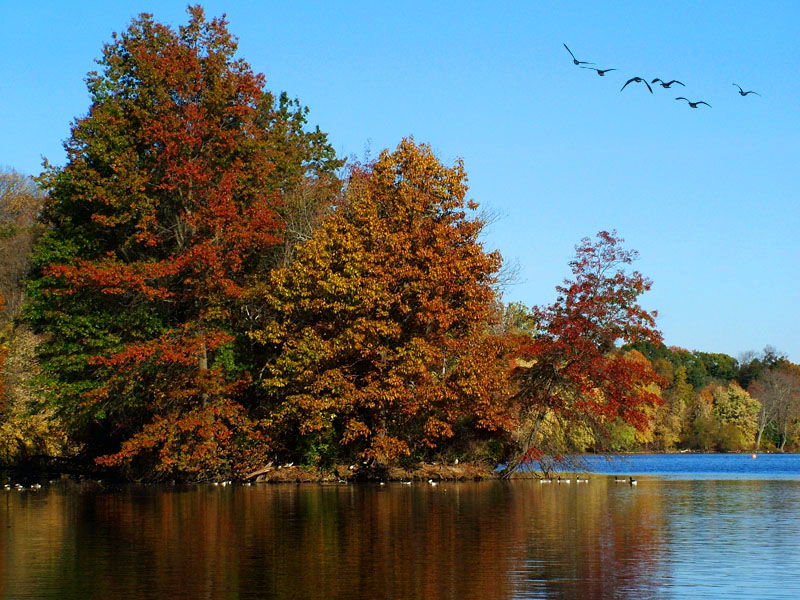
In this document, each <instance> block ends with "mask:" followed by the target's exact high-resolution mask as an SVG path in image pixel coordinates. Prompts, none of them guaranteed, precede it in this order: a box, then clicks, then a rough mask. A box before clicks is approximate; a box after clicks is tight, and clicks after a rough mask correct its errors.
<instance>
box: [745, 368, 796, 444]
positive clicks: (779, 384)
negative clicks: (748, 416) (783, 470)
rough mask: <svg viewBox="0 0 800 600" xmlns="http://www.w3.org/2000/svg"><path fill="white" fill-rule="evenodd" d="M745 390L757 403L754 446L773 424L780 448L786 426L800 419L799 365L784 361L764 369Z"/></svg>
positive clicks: (790, 425)
mask: <svg viewBox="0 0 800 600" xmlns="http://www.w3.org/2000/svg"><path fill="white" fill-rule="evenodd" d="M748 391H749V392H750V395H751V396H752V397H754V398H756V399H758V400H759V402H760V403H761V408H760V410H759V413H758V433H757V436H756V448H757V449H758V448H760V447H761V439H762V436H763V435H764V430H765V429H766V428H767V426H769V425H773V426H774V427H775V429H776V430H777V432H778V438H779V439H778V441H777V445H778V447H779V449H780V450H783V448H784V446H785V444H786V441H787V438H788V437H789V431H790V428H791V427H792V425H793V424H794V423H795V422H796V421H797V420H798V419H800V367H798V366H797V365H784V366H783V367H782V368H774V369H767V370H765V371H763V372H762V373H761V376H760V377H759V378H758V379H757V380H755V381H754V382H752V383H751V384H750V387H749V388H748Z"/></svg>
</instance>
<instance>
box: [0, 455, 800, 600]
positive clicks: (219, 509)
mask: <svg viewBox="0 0 800 600" xmlns="http://www.w3.org/2000/svg"><path fill="white" fill-rule="evenodd" d="M592 460H594V459H592ZM744 465H747V466H744ZM679 466H680V468H681V469H682V470H678V467H679ZM593 468H594V469H596V470H603V471H604V473H602V474H592V475H590V482H589V483H588V484H576V483H574V482H573V483H571V484H560V485H559V484H556V483H552V484H540V483H538V482H537V481H531V480H519V481H513V482H500V481H490V482H480V483H444V482H443V483H440V484H439V485H437V486H431V485H428V484H427V483H415V484H413V485H404V484H400V483H390V484H387V485H383V486H381V485H378V484H359V485H316V484H303V485H286V484H284V485H269V484H258V485H253V486H227V487H222V486H210V485H203V486H187V487H180V486H175V487H168V486H164V487H162V486H146V487H145V486H124V487H119V488H108V489H104V488H102V487H101V486H100V485H96V484H87V485H82V486H79V485H77V484H74V483H71V482H66V481H59V482H57V483H52V484H44V485H43V487H42V489H40V490H38V491H33V490H27V491H16V490H11V491H7V492H0V493H4V496H3V497H0V506H2V508H0V520H2V528H0V598H81V599H88V598H97V599H101V598H102V599H107V598H133V599H144V598H176V599H180V598H201V597H202V598H268V599H271V598H275V599H277V598H310V599H338V598H341V599H345V598H347V599H367V598H370V599H372V598H375V599H382V598H387V599H388V598H397V599H400V598H451V599H462V598H463V599H471V598H474V599H492V598H501V599H503V598H508V599H527V598H582V599H591V598H598V599H599V598H630V599H640V598H687V599H688V598H692V599H694V598H748V599H752V598H778V599H779V598H787V599H788V598H791V599H793V600H794V599H796V598H798V597H800V568H799V567H800V543H798V542H799V541H800V456H797V455H759V456H758V458H757V459H755V460H754V459H752V458H751V457H750V455H669V456H658V455H651V456H632V457H629V458H628V459H626V460H624V461H616V460H615V461H612V462H611V463H607V462H606V461H604V460H602V459H601V460H600V461H599V462H598V463H597V465H594V466H593ZM628 473H630V474H636V475H637V477H638V480H639V484H638V485H637V486H635V487H631V486H630V485H627V484H616V483H614V477H613V475H612V474H628Z"/></svg>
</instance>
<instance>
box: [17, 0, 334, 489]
mask: <svg viewBox="0 0 800 600" xmlns="http://www.w3.org/2000/svg"><path fill="white" fill-rule="evenodd" d="M189 12H190V20H189V23H188V24H187V25H186V26H182V27H180V28H179V30H178V31H175V30H173V29H171V28H169V27H167V26H165V25H162V24H159V23H156V22H154V21H153V20H152V18H151V17H150V16H149V15H142V16H141V17H140V18H138V19H137V20H135V21H134V22H133V23H132V24H131V26H130V27H129V28H128V30H127V31H126V32H124V33H123V34H121V35H119V36H117V35H116V34H115V36H114V41H113V43H111V44H108V45H106V47H105V48H104V51H103V56H102V58H101V59H100V60H99V61H98V63H99V64H100V65H101V67H102V71H101V72H99V73H97V72H96V73H91V74H90V75H89V77H88V86H89V91H90V93H91V96H92V105H91V107H90V110H89V114H88V116H87V117H85V118H82V119H79V120H78V121H77V122H76V123H75V125H74V127H73V129H72V136H71V138H70V140H69V141H68V142H67V143H66V150H67V155H68V164H67V165H66V166H65V167H64V168H55V167H49V168H48V170H47V172H46V173H45V174H44V175H43V177H42V181H43V183H44V184H45V186H46V187H47V189H48V190H49V192H50V196H49V199H48V202H47V204H46V206H45V210H44V216H45V219H46V221H47V222H48V224H49V225H50V226H51V230H50V231H49V232H48V234H47V235H45V237H44V239H43V241H42V242H41V243H40V244H39V246H38V248H37V255H36V259H35V260H36V265H37V267H38V269H39V274H38V277H37V278H36V279H35V282H34V302H33V304H32V307H31V310H30V315H31V316H32V319H33V321H34V324H35V325H36V326H37V327H38V328H39V330H41V331H43V332H46V333H48V334H49V341H48V343H47V344H46V345H45V346H44V347H43V353H42V356H43V361H44V369H45V372H46V373H48V374H50V375H51V376H52V378H53V384H52V386H51V388H50V389H51V390H52V393H53V396H54V400H55V402H56V405H57V406H58V408H59V410H60V411H61V413H62V415H63V416H65V417H66V419H67V421H68V423H70V424H71V426H72V429H73V433H74V434H75V435H76V436H78V437H79V439H83V440H85V441H87V442H88V443H89V444H90V445H92V446H93V448H94V450H95V451H97V452H98V453H101V454H102V453H110V454H111V455H110V456H106V457H105V458H103V459H101V460H100V462H102V463H103V464H107V465H119V464H123V463H130V462H131V461H134V460H135V459H137V458H138V459H141V460H142V464H143V465H145V466H146V467H147V468H152V467H155V468H156V469H157V470H159V471H161V472H162V473H165V474H173V473H176V472H178V473H184V474H186V473H192V474H194V476H196V477H198V478H202V477H211V476H215V475H216V474H221V475H226V474H227V475H230V474H231V472H233V471H241V470H242V469H246V468H248V467H247V464H245V463H257V462H258V461H260V460H261V459H262V458H263V453H264V452H266V449H267V445H266V444H265V443H264V442H265V440H264V437H263V435H262V434H261V433H260V431H259V428H258V427H257V425H256V422H255V420H253V419H252V415H251V409H252V408H253V402H252V401H251V400H248V396H247V393H246V391H247V389H248V380H249V377H248V375H247V371H248V364H247V361H248V355H247V345H248V344H247V342H246V338H245V336H244V334H243V330H244V329H246V328H247V327H249V326H250V325H248V323H247V322H246V321H247V319H248V318H249V316H248V315H250V314H251V313H249V312H248V311H247V310H246V306H245V299H246V298H247V296H248V294H249V289H250V288H251V287H252V286H253V285H255V284H256V283H257V282H259V281H263V280H264V279H265V278H266V277H267V275H268V271H269V269H270V267H271V266H272V264H274V263H275V262H277V261H276V260H275V259H274V258H273V256H274V254H275V253H276V252H279V249H280V248H281V244H282V243H283V234H284V223H285V218H284V217H285V215H284V213H283V206H282V203H281V199H282V197H283V196H284V195H285V194H287V193H289V191H290V190H292V189H294V188H297V187H299V186H301V185H305V184H306V183H307V182H308V181H314V182H318V181H320V180H321V179H322V178H323V177H324V176H326V175H327V174H329V173H330V171H331V167H332V166H338V165H333V163H334V162H335V161H333V158H335V157H333V153H332V152H331V151H330V149H329V147H328V146H327V143H326V140H325V136H324V134H321V133H319V131H316V132H311V133H307V132H305V131H304V130H303V129H302V128H303V125H304V122H305V120H304V115H305V111H304V110H303V109H301V108H299V106H298V105H297V104H296V102H295V103H292V102H291V101H289V100H288V98H287V97H286V96H285V95H283V96H281V97H280V99H278V100H277V101H276V99H275V98H274V97H273V96H272V94H270V93H269V92H267V91H265V89H264V77H263V76H262V75H257V74H255V73H253V72H252V71H251V69H250V67H249V66H248V65H247V64H246V63H245V62H244V61H242V60H240V59H236V58H235V57H234V55H235V52H236V42H235V40H234V38H233V37H232V36H231V35H230V34H229V33H228V31H227V29H226V22H225V21H224V20H223V19H213V20H211V21H206V20H205V18H204V15H203V11H202V9H200V8H199V7H191V8H190V9H189ZM120 444H121V445H120ZM256 450H258V451H256Z"/></svg>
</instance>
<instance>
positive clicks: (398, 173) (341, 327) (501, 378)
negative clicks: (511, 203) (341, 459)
mask: <svg viewBox="0 0 800 600" xmlns="http://www.w3.org/2000/svg"><path fill="white" fill-rule="evenodd" d="M465 181H466V176H465V173H464V170H463V166H462V164H461V163H460V162H458V163H457V164H456V165H455V166H453V167H446V166H444V165H442V164H441V163H440V162H439V160H438V159H437V158H436V157H435V156H434V155H433V153H432V152H431V150H430V148H429V147H428V146H426V145H417V144H415V143H414V141H413V140H412V139H406V140H403V141H402V142H401V143H400V144H399V146H398V147H397V149H396V151H394V152H389V151H384V152H383V153H381V155H380V158H379V159H378V160H377V161H376V162H375V163H374V164H373V165H371V166H367V167H355V168H353V169H352V173H351V175H350V179H349V183H348V186H347V192H346V194H345V196H344V199H343V201H342V202H341V203H340V205H338V206H337V207H336V209H335V211H334V212H333V214H332V215H331V216H330V218H329V219H328V220H327V221H325V222H324V223H323V225H322V226H321V227H320V228H319V229H318V230H317V231H316V234H315V235H314V237H313V239H312V240H311V241H310V242H308V243H307V244H306V245H305V246H303V247H302V248H300V249H299V251H298V256H297V258H296V260H295V261H294V263H293V264H292V265H291V266H289V267H288V268H285V269H281V270H277V271H275V272H274V273H273V276H272V279H271V282H270V285H269V286H266V288H265V289H264V291H263V293H262V295H261V298H262V300H263V302H264V303H265V305H266V307H267V309H268V310H269V311H270V313H271V315H272V320H270V321H269V323H268V325H267V326H265V327H263V328H260V329H258V330H257V331H254V332H253V333H252V337H253V339H254V340H255V341H256V342H257V343H258V344H260V345H261V347H262V351H263V353H264V357H265V358H264V367H263V370H262V372H261V379H260V385H261V387H262V389H263V390H265V392H266V393H267V395H268V404H267V405H266V406H265V414H266V419H267V422H268V423H269V424H270V426H271V428H272V429H273V430H274V431H275V432H276V435H278V436H279V437H280V439H281V440H282V442H283V446H282V448H283V449H284V451H286V452H288V453H292V452H294V453H295V456H296V458H300V459H301V460H303V459H304V460H306V461H309V462H313V461H325V460H331V459H333V458H335V457H336V455H337V453H338V455H341V454H343V453H349V455H350V456H353V455H355V454H360V456H361V457H363V458H365V459H376V460H378V461H379V463H383V464H387V463H391V462H392V461H394V460H396V459H399V458H401V457H404V456H413V457H415V458H417V459H418V458H423V457H425V456H426V455H427V454H428V453H429V452H430V451H432V450H433V449H434V448H437V447H438V448H439V449H441V448H442V444H443V443H445V442H446V441H447V440H449V439H451V438H453V436H454V434H455V433H456V432H457V431H458V432H471V433H472V434H473V435H474V433H475V432H479V431H484V432H495V433H497V432H502V431H505V430H506V429H507V428H508V426H509V421H508V415H507V413H506V411H505V410H504V405H503V403H502V402H501V401H500V400H501V398H502V396H503V392H504V388H505V386H506V383H507V364H508V360H507V359H506V358H505V353H506V352H507V346H506V344H505V343H504V341H503V340H502V339H501V338H500V337H499V336H498V334H497V333H496V329H495V325H496V320H497V314H498V311H497V309H496V298H495V291H494V289H493V286H494V284H495V283H496V275H497V272H498V269H499V268H500V266H501V258H500V256H499V254H498V253H497V252H486V251H485V250H484V248H483V245H482V243H481V242H480V241H479V235H480V233H481V230H482V228H483V226H484V222H483V221H482V220H481V219H480V218H477V217H474V216H471V215H469V213H468V211H471V210H474V209H475V208H477V205H476V204H475V203H474V202H472V201H470V202H466V201H465V194H466V191H467V186H466V184H465Z"/></svg>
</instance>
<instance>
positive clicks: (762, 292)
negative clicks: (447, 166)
mask: <svg viewBox="0 0 800 600" xmlns="http://www.w3.org/2000/svg"><path fill="white" fill-rule="evenodd" d="M3 4H4V6H3V16H4V18H3V21H2V23H0V114H2V115H3V123H2V127H0V165H2V166H6V167H13V168H16V169H17V170H20V171H22V172H26V173H38V172H39V170H40V166H41V157H42V156H46V157H47V158H48V159H49V160H50V161H51V162H53V163H55V164H63V162H64V153H63V149H62V147H61V143H62V141H63V140H64V139H66V138H67V137H68V136H69V125H70V122H71V121H72V119H74V118H75V117H78V116H82V115H83V114H85V113H86V111H87V108H88V103H89V98H88V94H87V92H86V87H85V84H84V78H85V76H86V73H87V72H88V71H90V70H92V69H94V68H95V65H94V62H93V61H94V59H95V58H97V57H98V56H99V55H100V52H101V48H102V45H103V43H105V42H108V41H110V39H111V33H112V32H113V31H120V30H123V29H125V28H126V27H127V25H128V23H129V22H130V20H131V18H132V17H134V16H135V15H137V14H139V13H140V12H151V13H154V15H155V18H156V19H157V20H159V21H161V22H165V23H168V24H171V25H173V26H177V25H180V24H182V23H185V22H186V20H187V17H186V13H185V7H186V4H185V3H183V2H172V1H164V0H160V1H159V2H153V1H152V0H141V1H127V0H124V1H114V2H103V3H101V2H88V1H86V2H80V1H72V2H51V1H47V2H38V3H30V4H29V3H23V2H16V3H11V2H4V3H3ZM203 6H204V7H205V8H206V14H207V15H208V16H218V15H221V14H222V13H226V14H227V17H228V20H229V22H230V25H229V28H230V31H231V32H232V33H234V34H235V35H236V36H238V38H239V54H240V56H241V57H242V58H244V59H245V60H246V61H248V62H249V63H250V64H251V66H252V67H253V69H254V70H255V71H257V72H262V73H264V74H265V75H266V77H267V81H268V87H269V88H270V89H273V90H275V91H281V90H285V91H287V92H289V94H290V95H291V96H294V97H297V98H299V99H300V101H301V102H302V103H303V104H305V105H307V106H308V107H309V108H310V109H311V112H310V122H311V123H312V124H318V125H319V126H320V127H321V128H322V129H323V130H324V131H327V132H328V133H329V135H330V140H331V141H332V143H333V144H334V147H335V148H336V149H337V151H339V152H340V153H341V154H342V155H345V156H350V155H355V156H357V157H363V156H364V152H365V149H367V148H369V149H371V153H372V155H373V156H374V155H376V154H377V153H378V152H379V151H380V150H381V149H383V148H386V147H391V148H393V147H394V146H396V145H397V143H398V142H399V141H400V139H401V138H402V137H404V136H408V135H413V136H414V137H415V139H416V140H417V141H420V142H427V143H429V144H430V145H431V146H432V147H433V149H434V150H435V151H436V152H437V154H438V155H439V156H440V158H441V159H442V160H444V161H445V162H452V161H453V160H454V159H456V158H457V157H461V158H463V159H464V161H465V165H466V169H467V172H468V173H469V179H470V187H471V189H470V195H471V196H472V197H473V198H474V199H475V200H477V201H478V202H480V203H481V204H482V206H484V207H486V208H488V209H490V210H492V211H494V212H496V213H497V214H498V216H499V218H498V220H497V221H496V222H495V223H494V224H493V225H492V227H491V229H490V231H489V232H488V234H487V236H486V244H487V246H489V247H492V248H498V249H499V250H500V251H501V252H502V254H503V256H504V257H505V258H506V260H507V261H508V262H510V263H512V264H516V265H518V268H519V276H518V280H517V283H515V284H514V285H511V286H509V287H508V288H507V289H506V291H505V294H504V298H505V299H506V300H507V301H521V302H524V303H526V304H528V305H533V304H546V303H549V302H551V301H552V300H553V299H554V298H555V292H554V286H555V285H556V284H558V283H559V282H560V281H561V280H562V279H563V278H564V277H566V276H568V275H569V270H568V266H567V262H568V261H569V259H570V257H571V256H572V254H573V248H574V245H575V244H576V243H577V242H578V241H579V240H580V238H582V237H584V236H591V235H594V234H595V233H596V232H598V231H600V230H610V229H616V230H617V231H618V233H619V234H620V235H621V236H622V237H624V238H625V240H626V246H627V247H630V248H635V249H637V250H638V251H639V253H640V260H639V261H638V262H637V263H636V268H637V269H638V270H640V271H642V272H643V273H644V274H646V275H647V276H649V277H650V278H651V279H653V282H654V284H653V289H652V291H651V292H649V293H648V294H647V295H645V296H644V297H643V299H642V300H643V304H644V305H645V306H647V307H648V308H650V309H657V310H658V311H659V314H660V317H659V321H658V322H659V326H660V328H661V329H662V331H663V332H664V338H665V342H666V343H667V344H668V345H676V346H681V347H685V348H689V349H696V350H702V351H707V352H725V353H727V354H730V355H732V356H738V355H739V354H740V353H741V352H743V351H746V350H756V351H758V350H760V349H761V348H763V347H764V346H765V345H766V344H771V345H773V346H775V347H776V348H777V349H779V350H781V351H783V352H784V353H786V354H787V355H788V356H789V358H790V359H791V360H793V361H794V362H800V318H798V307H800V283H799V282H798V277H797V273H798V268H797V265H798V259H800V241H799V240H800V237H798V230H800V207H799V206H798V202H797V198H798V195H799V194H800V191H798V190H800V174H798V173H800V168H798V158H800V110H798V109H800V79H798V78H797V77H796V73H797V66H796V64H797V62H798V59H800V51H798V42H797V24H798V23H800V3H797V2H790V1H785V2H736V1H726V2H702V3H696V2H659V3H655V2H613V3H609V2H580V3H578V2H575V3H568V2H555V1H554V2H532V1H529V2H505V3H489V2H473V3H466V2H459V3H456V2H453V3H444V2H442V3H430V2H395V3H379V2H378V3H376V2H329V1H328V2H278V1H276V2H235V1H229V2H218V1H213V2H206V3H204V4H203ZM563 43H566V44H567V45H568V46H569V47H570V49H571V50H572V51H573V52H574V53H575V54H576V56H577V57H578V58H579V59H582V60H588V61H593V62H596V63H597V65H598V66H599V67H603V68H612V67H613V68H617V69H618V70H617V71H614V72H610V73H608V74H607V75H606V76H605V77H602V78H601V77H598V76H597V75H596V74H595V73H594V72H593V71H589V70H584V69H579V68H578V67H576V66H575V65H573V64H572V61H571V57H570V56H569V54H568V53H567V51H566V50H565V49H564V47H563V45H562V44H563ZM634 75H638V76H642V77H645V78H647V79H648V80H651V79H653V78H655V77H660V78H662V79H673V78H674V79H678V80H680V81H682V82H684V83H685V84H686V87H685V88H682V87H679V86H674V87H673V89H671V90H664V89H662V88H660V87H654V89H653V92H654V93H653V94H652V95H651V94H650V93H649V92H647V90H646V89H645V88H644V87H642V86H641V85H638V84H637V85H634V84H631V85H629V86H628V87H627V88H626V89H625V90H624V91H623V92H620V88H621V87H622V84H623V83H624V82H625V81H626V80H627V79H628V78H630V77H633V76H634ZM733 82H736V83H739V84H741V85H742V86H743V87H744V88H745V89H753V90H757V91H758V92H760V93H761V94H762V96H761V97H758V96H754V95H749V96H747V97H745V98H742V97H741V96H739V94H738V93H737V90H736V88H734V87H733V86H732V85H731V84H732V83H733ZM675 96H686V97H688V98H690V99H691V100H705V101H706V102H708V103H710V104H711V105H712V107H713V108H711V109H708V108H707V107H704V106H700V107H699V108H698V109H691V108H689V106H688V105H687V104H686V103H685V102H682V101H681V102H677V101H675V100H674V98H675Z"/></svg>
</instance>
